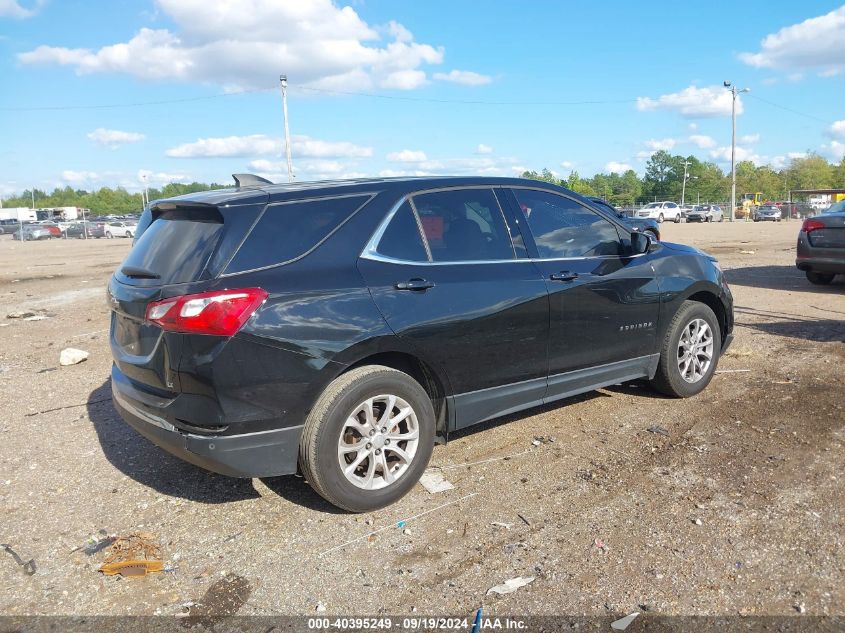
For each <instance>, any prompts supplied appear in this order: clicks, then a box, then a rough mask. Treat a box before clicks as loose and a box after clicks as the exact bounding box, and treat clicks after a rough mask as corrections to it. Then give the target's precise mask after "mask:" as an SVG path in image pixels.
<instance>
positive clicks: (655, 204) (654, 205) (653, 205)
mask: <svg viewBox="0 0 845 633" xmlns="http://www.w3.org/2000/svg"><path fill="white" fill-rule="evenodd" d="M661 204H662V203H661V202H649V203H648V204H647V205H645V206H644V207H643V209H659V208H660V205H661Z"/></svg>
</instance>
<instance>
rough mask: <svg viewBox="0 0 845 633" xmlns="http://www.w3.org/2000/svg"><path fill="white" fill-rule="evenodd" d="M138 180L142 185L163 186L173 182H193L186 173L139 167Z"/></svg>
mask: <svg viewBox="0 0 845 633" xmlns="http://www.w3.org/2000/svg"><path fill="white" fill-rule="evenodd" d="M138 181H139V182H140V183H141V186H142V187H143V185H144V184H146V185H147V186H149V187H161V186H162V185H169V184H170V183H172V182H181V183H189V182H191V177H190V176H187V175H185V174H171V173H167V172H162V171H150V170H149V169H139V170H138Z"/></svg>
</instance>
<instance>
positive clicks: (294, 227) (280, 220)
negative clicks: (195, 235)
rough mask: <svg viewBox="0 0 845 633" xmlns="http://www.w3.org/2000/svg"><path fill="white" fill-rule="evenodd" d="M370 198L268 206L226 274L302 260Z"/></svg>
mask: <svg viewBox="0 0 845 633" xmlns="http://www.w3.org/2000/svg"><path fill="white" fill-rule="evenodd" d="M369 199H370V196H367V195H364V196H345V197H336V198H320V199H318V200H304V201H298V202H285V203H282V204H272V205H269V206H268V207H267V208H266V209H265V211H264V213H263V214H262V216H261V218H260V219H259V220H258V222H257V223H256V225H255V226H254V227H253V228H252V231H250V233H249V235H248V236H247V238H246V240H245V241H244V243H243V244H242V245H241V247H240V249H238V252H237V253H236V254H235V256H234V257H233V258H232V261H231V262H229V265H228V266H227V267H226V271H225V272H226V274H231V273H238V272H243V271H247V270H254V269H256V268H266V267H268V266H275V265H277V264H283V263H285V262H288V261H291V260H293V259H296V258H297V257H301V256H302V255H304V254H305V253H307V252H308V251H310V250H312V249H313V248H314V247H315V246H317V245H318V244H319V243H320V242H322V241H323V240H324V239H326V238H327V237H328V236H329V235H330V234H331V233H332V232H333V231H334V230H335V229H337V228H338V227H339V226H340V225H341V224H343V223H344V222H345V221H346V220H348V219H349V218H350V217H351V216H352V214H353V213H355V212H356V211H357V210H358V209H360V208H361V207H362V206H363V205H364V204H365V203H366V202H367V201H368V200H369Z"/></svg>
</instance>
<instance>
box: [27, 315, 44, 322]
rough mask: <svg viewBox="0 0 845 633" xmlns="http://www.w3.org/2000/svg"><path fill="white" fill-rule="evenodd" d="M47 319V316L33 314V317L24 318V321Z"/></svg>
mask: <svg viewBox="0 0 845 633" xmlns="http://www.w3.org/2000/svg"><path fill="white" fill-rule="evenodd" d="M46 318H47V315H45V314H33V315H32V316H28V317H24V319H23V320H24V321H43V320H44V319H46Z"/></svg>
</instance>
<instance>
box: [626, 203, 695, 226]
mask: <svg viewBox="0 0 845 633" xmlns="http://www.w3.org/2000/svg"><path fill="white" fill-rule="evenodd" d="M682 215H683V214H682V213H681V207H679V206H678V205H677V204H675V203H674V202H668V201H666V202H650V203H649V204H647V205H645V206H644V207H643V208H642V209H640V210H639V211H637V214H636V215H635V216H634V217H637V218H652V219H654V220H657V221H658V222H663V220H672V221H673V222H675V223H678V222H680V221H681V218H682Z"/></svg>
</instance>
